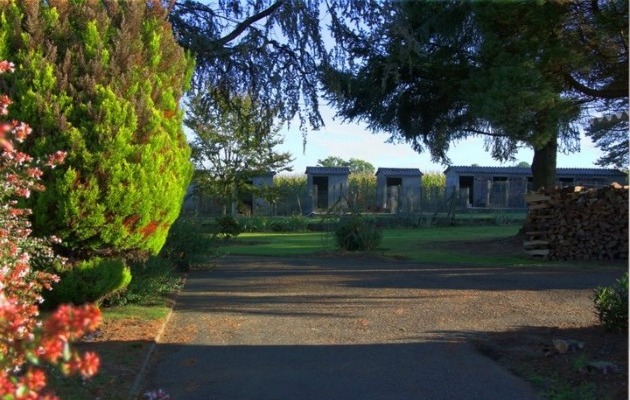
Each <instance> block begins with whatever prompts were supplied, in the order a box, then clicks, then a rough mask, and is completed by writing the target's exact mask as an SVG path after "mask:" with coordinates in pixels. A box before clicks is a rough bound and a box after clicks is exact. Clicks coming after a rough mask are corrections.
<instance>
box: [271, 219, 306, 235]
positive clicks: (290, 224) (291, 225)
mask: <svg viewBox="0 0 630 400" xmlns="http://www.w3.org/2000/svg"><path fill="white" fill-rule="evenodd" d="M308 223H309V219H308V218H306V217H303V216H299V215H296V216H291V217H286V218H275V219H274V220H273V221H272V222H271V224H269V228H270V229H271V231H272V232H302V231H306V229H307V226H308Z"/></svg>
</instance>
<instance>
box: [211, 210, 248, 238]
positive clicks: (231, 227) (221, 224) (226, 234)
mask: <svg viewBox="0 0 630 400" xmlns="http://www.w3.org/2000/svg"><path fill="white" fill-rule="evenodd" d="M242 231H243V230H242V228H241V225H240V224H239V223H238V221H237V220H236V219H234V217H231V216H229V215H225V216H223V217H219V218H217V219H216V220H215V230H214V233H215V234H216V235H217V236H219V237H221V238H223V239H229V238H231V237H236V236H238V235H240V234H241V232H242Z"/></svg>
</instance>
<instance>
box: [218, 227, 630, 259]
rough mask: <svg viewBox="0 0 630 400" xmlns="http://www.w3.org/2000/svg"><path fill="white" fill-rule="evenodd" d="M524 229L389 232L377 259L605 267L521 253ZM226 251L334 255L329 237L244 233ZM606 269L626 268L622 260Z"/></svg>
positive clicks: (377, 251)
mask: <svg viewBox="0 0 630 400" xmlns="http://www.w3.org/2000/svg"><path fill="white" fill-rule="evenodd" d="M520 228H521V225H478V226H454V227H433V228H419V229H385V230H384V232H383V242H382V243H381V245H380V246H379V248H378V249H376V251H374V253H375V254H378V255H382V256H385V257H391V258H397V259H407V260H413V261H417V262H421V263H431V264H457V265H471V266H488V267H519V266H530V267H531V266H541V267H570V268H576V267H578V268H600V267H602V264H601V262H595V261H592V262H587V261H584V262H575V261H548V260H542V259H538V258H532V257H529V256H528V255H526V254H525V253H523V251H522V242H521V240H520V239H519V238H517V237H516V235H517V233H518V231H519V229H520ZM224 250H225V251H226V252H227V253H228V254H235V255H248V256H275V257H283V256H300V255H316V254H325V253H331V252H334V251H336V248H335V244H334V240H333V235H332V233H330V232H323V233H322V232H308V233H244V234H241V235H240V236H238V237H237V238H235V239H234V240H232V242H231V243H230V245H229V246H227V247H225V248H224ZM605 263H606V264H605V266H607V267H612V268H625V267H626V264H625V262H624V260H617V261H606V262H605Z"/></svg>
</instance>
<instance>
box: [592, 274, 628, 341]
mask: <svg viewBox="0 0 630 400" xmlns="http://www.w3.org/2000/svg"><path fill="white" fill-rule="evenodd" d="M593 302H594V303H595V310H596V312H597V316H598V317H599V321H600V322H601V323H602V325H603V326H604V328H606V330H608V331H611V332H627V331H628V273H627V272H626V274H625V275H624V276H622V277H621V278H620V279H618V280H617V282H616V283H615V284H613V285H611V286H605V287H598V288H597V289H595V298H594V299H593Z"/></svg>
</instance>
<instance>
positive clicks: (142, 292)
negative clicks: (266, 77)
mask: <svg viewBox="0 0 630 400" xmlns="http://www.w3.org/2000/svg"><path fill="white" fill-rule="evenodd" d="M131 273H132V275H133V279H132V280H131V282H130V283H129V286H127V290H125V291H120V292H118V293H117V294H116V295H114V296H110V297H109V298H108V299H107V301H106V302H105V305H125V304H140V305H153V304H160V303H161V302H163V299H164V298H165V297H166V296H168V295H169V294H171V293H173V292H174V291H176V290H177V289H179V288H180V287H181V285H182V275H181V274H179V273H178V272H177V271H176V270H175V268H174V267H173V263H171V261H169V260H168V259H166V258H163V257H159V256H151V257H149V258H148V259H147V260H146V261H144V262H139V263H133V264H131Z"/></svg>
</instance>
